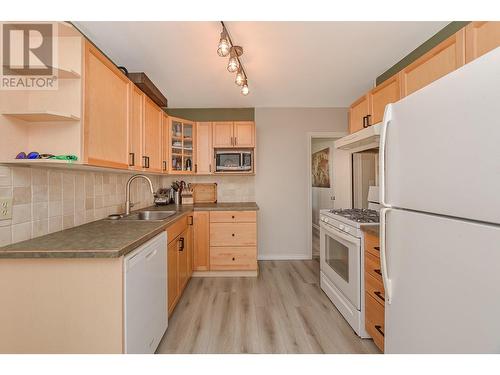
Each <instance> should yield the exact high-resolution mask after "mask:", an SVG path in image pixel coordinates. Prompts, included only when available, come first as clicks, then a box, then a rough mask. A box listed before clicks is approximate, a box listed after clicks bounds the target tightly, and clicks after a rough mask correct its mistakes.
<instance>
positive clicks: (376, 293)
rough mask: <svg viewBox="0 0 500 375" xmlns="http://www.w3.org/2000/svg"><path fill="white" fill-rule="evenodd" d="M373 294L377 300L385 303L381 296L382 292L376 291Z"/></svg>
mask: <svg viewBox="0 0 500 375" xmlns="http://www.w3.org/2000/svg"><path fill="white" fill-rule="evenodd" d="M373 294H375V295H376V296H377V297H378V298H380V299H381V300H382V301H385V298H384V296H383V295H382V292H379V291H376V292H373Z"/></svg>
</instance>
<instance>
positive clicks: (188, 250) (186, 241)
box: [167, 215, 193, 315]
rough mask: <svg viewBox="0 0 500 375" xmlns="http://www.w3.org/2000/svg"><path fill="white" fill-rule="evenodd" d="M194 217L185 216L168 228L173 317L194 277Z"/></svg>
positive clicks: (169, 305) (168, 260) (169, 291)
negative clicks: (185, 289) (192, 276)
mask: <svg viewBox="0 0 500 375" xmlns="http://www.w3.org/2000/svg"><path fill="white" fill-rule="evenodd" d="M190 218H192V215H190V216H187V217H186V216H184V217H182V218H180V219H179V220H178V221H176V222H175V223H173V224H172V225H171V226H170V227H169V228H167V233H168V249H167V269H168V277H167V280H168V281H167V282H168V288H167V289H168V314H169V315H171V314H172V312H173V311H174V309H175V306H176V305H177V302H178V301H179V299H180V297H181V296H182V292H183V291H184V288H185V287H186V285H187V283H188V281H189V279H190V278H191V275H192V263H191V262H192V261H191V259H192V258H193V255H192V253H193V241H192V233H193V231H192V227H191V225H190V222H191V223H192V219H190Z"/></svg>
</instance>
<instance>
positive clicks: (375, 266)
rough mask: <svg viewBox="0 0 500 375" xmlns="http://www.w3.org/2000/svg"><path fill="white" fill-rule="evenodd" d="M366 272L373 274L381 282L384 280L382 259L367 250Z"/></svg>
mask: <svg viewBox="0 0 500 375" xmlns="http://www.w3.org/2000/svg"><path fill="white" fill-rule="evenodd" d="M365 272H367V273H368V274H370V275H371V276H373V277H374V278H375V279H376V280H377V281H379V282H380V283H382V282H383V281H382V270H381V269H380V259H379V258H377V257H374V256H373V255H371V254H370V253H367V252H365Z"/></svg>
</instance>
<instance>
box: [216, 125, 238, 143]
mask: <svg viewBox="0 0 500 375" xmlns="http://www.w3.org/2000/svg"><path fill="white" fill-rule="evenodd" d="M233 137H234V131H233V122H232V121H224V122H214V123H213V146H214V147H233Z"/></svg>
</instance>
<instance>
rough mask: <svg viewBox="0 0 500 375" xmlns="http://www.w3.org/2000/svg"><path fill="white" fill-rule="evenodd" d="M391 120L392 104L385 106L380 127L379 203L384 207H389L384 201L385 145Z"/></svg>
mask: <svg viewBox="0 0 500 375" xmlns="http://www.w3.org/2000/svg"><path fill="white" fill-rule="evenodd" d="M391 120H392V104H388V105H387V106H386V107H385V112H384V120H383V122H382V128H381V129H380V146H379V175H380V204H381V205H382V206H384V207H391V206H390V205H389V204H388V203H387V202H386V201H385V146H386V141H387V126H388V125H389V123H390V122H391Z"/></svg>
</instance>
